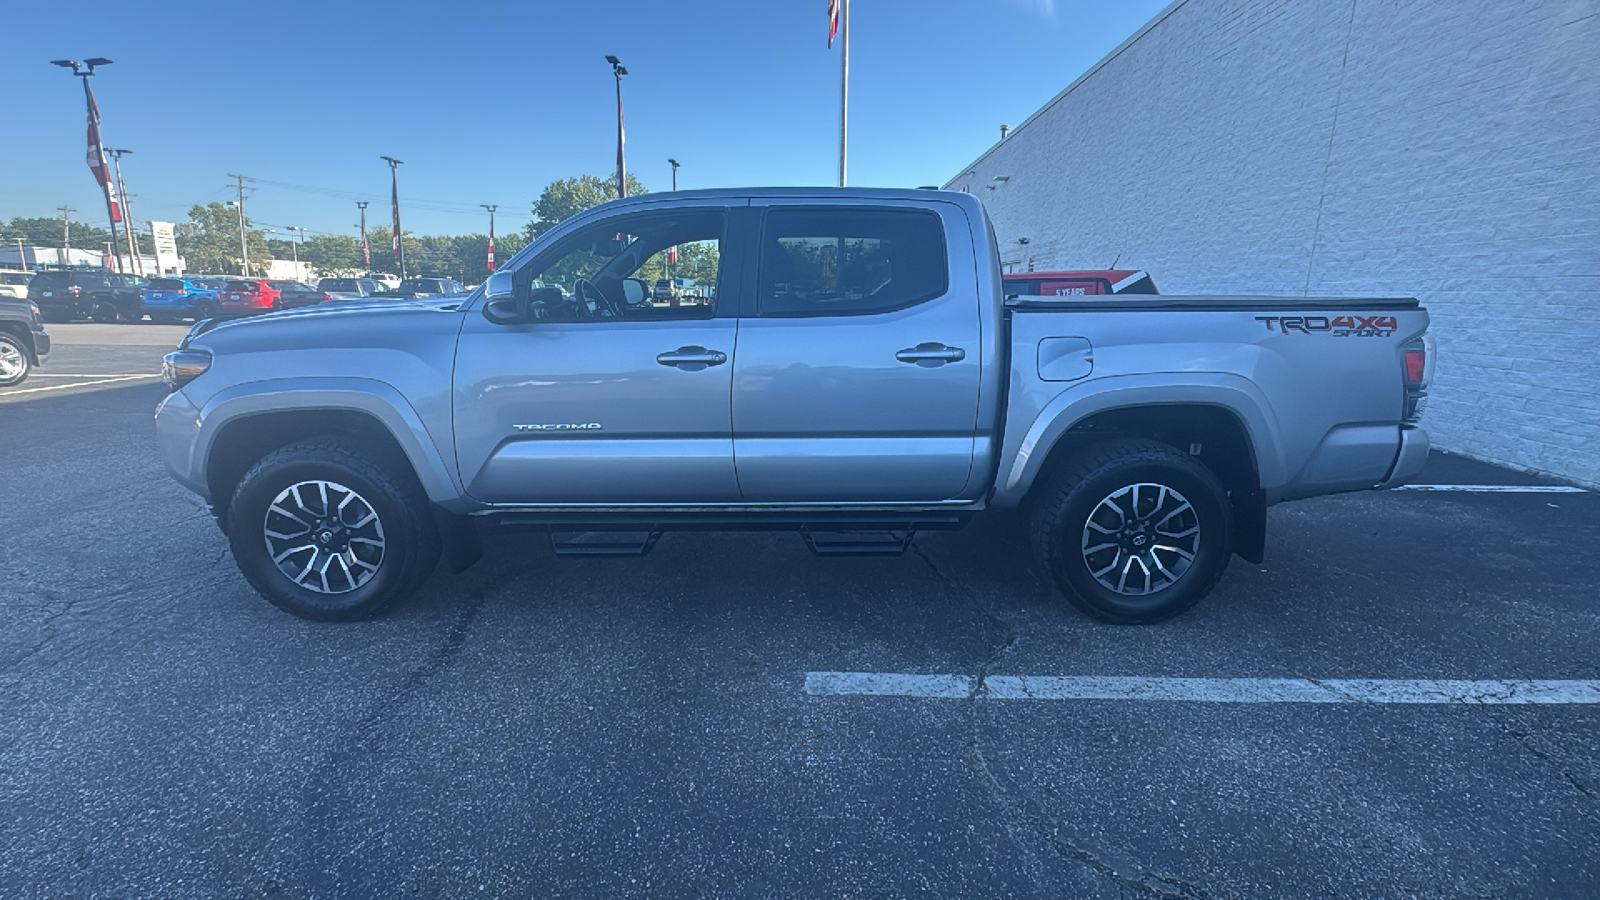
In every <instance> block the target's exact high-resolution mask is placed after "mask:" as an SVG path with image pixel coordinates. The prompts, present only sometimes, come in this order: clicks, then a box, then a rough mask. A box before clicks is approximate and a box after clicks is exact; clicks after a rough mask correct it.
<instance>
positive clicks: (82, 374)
mask: <svg viewBox="0 0 1600 900" xmlns="http://www.w3.org/2000/svg"><path fill="white" fill-rule="evenodd" d="M160 376H161V373H160V372H154V373H151V372H140V373H139V374H137V375H135V374H131V373H123V372H100V373H94V372H79V373H76V374H68V373H66V372H34V373H32V374H31V375H29V376H28V377H29V378H159V377H160Z"/></svg>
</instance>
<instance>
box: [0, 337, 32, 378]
mask: <svg viewBox="0 0 1600 900" xmlns="http://www.w3.org/2000/svg"><path fill="white" fill-rule="evenodd" d="M26 365H27V361H26V360H24V359H23V358H22V351H21V350H19V349H17V347H16V346H15V345H13V344H9V343H5V342H0V380H7V381H9V380H10V379H12V378H15V377H17V376H18V375H21V374H22V372H23V370H24V368H25V367H26Z"/></svg>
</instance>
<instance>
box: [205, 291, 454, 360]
mask: <svg viewBox="0 0 1600 900" xmlns="http://www.w3.org/2000/svg"><path fill="white" fill-rule="evenodd" d="M466 300H467V295H466V294H454V295H449V296H439V297H424V298H418V299H407V300H333V301H330V302H326V303H319V304H317V305H315V306H303V307H299V308H297V309H285V310H279V311H278V312H273V313H264V314H262V315H257V316H247V317H244V318H238V319H207V320H205V321H203V322H200V323H198V324H196V325H195V326H194V327H193V328H191V329H190V330H189V333H188V334H187V335H185V336H184V338H183V341H182V342H181V343H179V345H178V347H179V349H183V348H185V347H188V346H189V343H190V342H191V341H194V340H196V339H198V338H200V337H201V336H202V335H204V336H206V337H212V336H222V335H228V336H232V335H234V334H240V335H242V334H244V333H247V332H255V331H256V330H257V329H277V328H283V327H286V326H291V325H299V326H304V325H308V324H312V323H313V322H315V321H318V320H320V321H322V322H323V323H324V324H326V325H328V326H336V327H338V328H340V329H346V328H350V327H358V328H359V327H362V324H361V323H363V322H365V321H372V320H376V319H379V318H381V317H388V316H395V315H406V314H417V313H427V312H437V313H453V312H455V311H457V310H458V309H459V308H460V306H461V304H463V303H465V302H466ZM308 320H310V321H308Z"/></svg>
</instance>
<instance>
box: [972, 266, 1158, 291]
mask: <svg viewBox="0 0 1600 900" xmlns="http://www.w3.org/2000/svg"><path fill="white" fill-rule="evenodd" d="M1001 278H1002V279H1003V280H1004V281H1005V285H1006V288H1005V290H1006V296H1008V297H1086V296H1094V295H1099V294H1154V293H1156V283H1155V281H1154V280H1153V279H1151V277H1150V276H1149V275H1148V274H1147V273H1145V272H1141V271H1139V270H1137V269H1083V270H1080V271H1076V272H1010V273H1007V274H1005V275H1003V276H1001Z"/></svg>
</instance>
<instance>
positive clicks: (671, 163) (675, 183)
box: [667, 159, 678, 190]
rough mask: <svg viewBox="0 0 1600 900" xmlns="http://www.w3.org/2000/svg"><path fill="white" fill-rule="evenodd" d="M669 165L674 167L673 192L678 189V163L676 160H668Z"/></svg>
mask: <svg viewBox="0 0 1600 900" xmlns="http://www.w3.org/2000/svg"><path fill="white" fill-rule="evenodd" d="M667 165H669V166H671V167H672V189H673V190H677V189H678V161H677V160H675V159H668V160H667Z"/></svg>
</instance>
